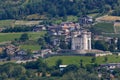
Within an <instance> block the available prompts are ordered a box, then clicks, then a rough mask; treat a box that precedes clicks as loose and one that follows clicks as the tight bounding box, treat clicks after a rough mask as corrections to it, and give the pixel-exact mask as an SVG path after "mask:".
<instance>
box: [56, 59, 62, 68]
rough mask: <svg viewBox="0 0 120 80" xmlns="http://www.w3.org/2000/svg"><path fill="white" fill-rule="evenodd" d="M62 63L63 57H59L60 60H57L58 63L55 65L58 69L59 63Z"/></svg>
mask: <svg viewBox="0 0 120 80" xmlns="http://www.w3.org/2000/svg"><path fill="white" fill-rule="evenodd" d="M61 64H62V60H61V59H58V60H57V61H56V65H55V67H56V69H58V68H59V65H61Z"/></svg>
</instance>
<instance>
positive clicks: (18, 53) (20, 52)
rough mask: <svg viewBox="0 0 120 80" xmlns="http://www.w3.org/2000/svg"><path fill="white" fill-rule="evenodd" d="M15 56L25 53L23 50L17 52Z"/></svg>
mask: <svg viewBox="0 0 120 80" xmlns="http://www.w3.org/2000/svg"><path fill="white" fill-rule="evenodd" d="M17 55H21V56H22V55H27V52H26V51H24V50H20V51H18V52H17Z"/></svg>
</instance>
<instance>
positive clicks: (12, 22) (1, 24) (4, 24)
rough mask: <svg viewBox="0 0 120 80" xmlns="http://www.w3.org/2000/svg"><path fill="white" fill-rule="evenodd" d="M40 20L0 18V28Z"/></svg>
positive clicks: (28, 24) (29, 23)
mask: <svg viewBox="0 0 120 80" xmlns="http://www.w3.org/2000/svg"><path fill="white" fill-rule="evenodd" d="M40 22H41V21H25V20H0V28H5V27H14V26H16V25H27V26H31V25H37V24H39V23H40Z"/></svg>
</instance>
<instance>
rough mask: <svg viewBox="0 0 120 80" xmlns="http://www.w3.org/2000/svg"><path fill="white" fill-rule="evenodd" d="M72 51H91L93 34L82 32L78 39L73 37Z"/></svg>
mask: <svg viewBox="0 0 120 80" xmlns="http://www.w3.org/2000/svg"><path fill="white" fill-rule="evenodd" d="M71 48H72V50H91V32H87V31H82V32H81V34H79V35H78V36H76V37H72V46H71Z"/></svg>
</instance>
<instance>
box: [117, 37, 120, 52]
mask: <svg viewBox="0 0 120 80" xmlns="http://www.w3.org/2000/svg"><path fill="white" fill-rule="evenodd" d="M117 48H118V50H119V51H120V38H118V41H117Z"/></svg>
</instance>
